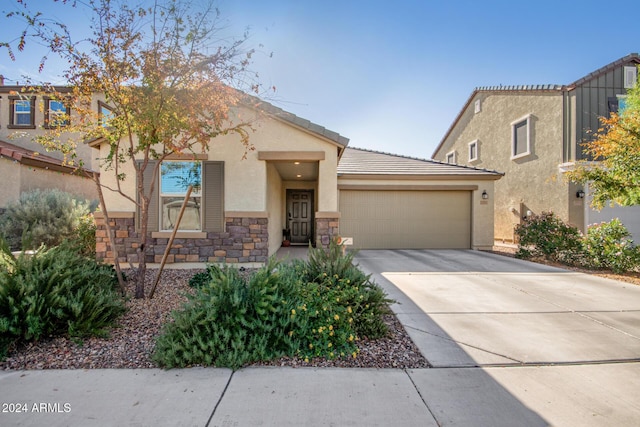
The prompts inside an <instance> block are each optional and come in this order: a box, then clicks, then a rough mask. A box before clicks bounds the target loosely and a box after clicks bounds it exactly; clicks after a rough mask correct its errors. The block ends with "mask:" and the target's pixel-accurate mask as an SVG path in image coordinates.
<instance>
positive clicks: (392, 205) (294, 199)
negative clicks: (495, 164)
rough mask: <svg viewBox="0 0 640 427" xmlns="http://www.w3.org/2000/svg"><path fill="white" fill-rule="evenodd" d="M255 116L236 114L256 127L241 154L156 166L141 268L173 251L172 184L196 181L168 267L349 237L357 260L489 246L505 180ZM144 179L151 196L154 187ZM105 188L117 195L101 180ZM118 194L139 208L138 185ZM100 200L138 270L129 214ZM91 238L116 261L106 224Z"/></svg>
mask: <svg viewBox="0 0 640 427" xmlns="http://www.w3.org/2000/svg"><path fill="white" fill-rule="evenodd" d="M253 104H255V103H251V106H247V105H243V106H241V107H237V108H238V109H239V114H242V115H243V117H245V118H246V117H249V116H252V115H253V127H254V128H255V132H252V133H251V135H250V142H251V144H252V145H253V147H254V148H255V149H254V150H252V151H249V152H247V153H245V150H244V147H243V146H242V144H241V143H240V142H239V139H238V138H239V137H238V136H236V135H226V136H221V137H217V138H215V139H213V140H212V141H211V144H210V147H209V148H210V149H209V151H208V152H206V153H202V154H185V155H181V156H174V157H171V158H169V159H167V160H166V161H165V162H164V163H163V165H161V173H160V175H161V176H160V177H159V179H158V181H159V182H157V184H158V185H157V186H156V187H155V188H156V189H157V190H156V191H155V193H154V194H155V195H154V198H153V201H152V206H151V207H150V219H149V225H150V227H151V228H150V247H149V248H148V249H149V250H148V254H149V255H148V258H147V261H148V262H159V261H160V260H161V258H162V255H163V253H164V251H165V249H166V246H167V244H168V239H169V237H170V234H171V230H172V229H173V227H174V223H173V221H174V220H175V216H176V213H177V210H178V209H179V207H180V205H181V203H182V200H183V198H184V193H185V188H184V187H182V188H178V187H179V186H177V184H176V183H177V182H184V180H185V179H187V178H189V177H194V176H195V177H196V178H197V179H196V181H198V180H199V181H200V182H201V185H200V186H199V187H200V188H199V189H198V191H196V193H195V198H194V197H193V193H192V201H191V203H190V204H189V206H188V207H187V211H186V212H185V217H184V219H183V223H181V226H180V227H179V231H178V232H177V235H176V239H175V241H174V244H173V246H172V248H171V252H170V255H169V258H168V260H167V262H169V263H172V262H175V263H178V262H227V263H254V262H256V263H261V262H265V261H266V260H267V258H268V257H270V256H271V255H273V254H275V252H276V251H277V250H278V249H279V248H280V247H281V245H282V242H283V238H284V237H285V236H286V238H287V239H288V240H289V241H290V242H291V244H293V245H296V244H299V245H308V244H309V243H312V244H314V245H316V246H327V245H328V244H329V243H330V241H331V239H334V238H336V237H337V236H338V235H341V236H345V237H352V238H353V241H354V247H356V248H379V247H385V248H415V247H420V248H429V247H431V248H436V247H443V248H444V247H446V248H453V247H455V248H464V249H472V248H473V249H481V248H487V247H491V245H492V244H493V200H492V198H493V183H494V181H495V180H497V179H499V178H500V177H501V174H499V173H496V172H492V171H486V170H481V169H477V168H472V167H462V166H454V165H447V164H442V163H440V162H434V161H429V160H420V159H410V158H405V157H401V156H394V155H391V154H385V153H376V152H371V151H366V150H357V149H351V148H348V147H347V145H348V142H349V141H348V139H347V138H345V137H343V136H341V135H339V134H338V133H336V132H333V131H330V130H328V129H326V128H324V127H322V126H320V125H317V124H314V123H312V122H310V121H309V120H305V119H303V118H300V117H298V116H296V115H294V114H291V113H288V112H286V111H284V110H282V109H280V108H278V107H275V106H273V105H271V104H269V103H266V102H262V103H261V104H260V105H259V106H258V107H255V106H253ZM92 147H93V148H94V149H95V150H96V151H97V155H96V157H104V156H105V154H106V152H105V150H107V149H108V146H107V145H106V144H103V143H101V142H100V141H95V142H94V143H92ZM245 154H246V158H245V159H244V160H243V155H245ZM150 169H151V168H148V169H147V170H150ZM123 172H125V173H127V174H128V176H132V177H134V176H135V175H134V174H133V173H131V172H132V171H127V170H123ZM145 178H149V179H145V182H146V185H149V182H150V180H151V176H149V177H145ZM101 180H102V182H103V183H104V184H106V185H114V184H115V181H114V180H115V178H114V176H113V174H112V173H109V172H106V171H105V172H103V173H102V175H101ZM123 185H124V187H125V190H126V191H129V192H130V194H131V195H132V197H135V192H134V189H135V185H136V183H135V179H134V178H133V179H128V180H125V181H124V183H123ZM483 195H484V196H483ZM105 197H106V199H107V200H106V203H107V206H108V208H109V216H110V219H111V221H112V225H113V227H114V229H115V235H116V245H117V247H118V254H119V257H120V258H119V259H120V260H121V261H129V262H132V263H135V262H137V261H138V259H137V254H136V245H137V243H136V239H137V237H138V234H137V233H138V227H137V221H138V219H137V217H138V213H137V209H136V206H135V204H134V203H132V202H130V201H127V200H126V199H125V198H123V197H121V196H119V195H116V194H114V193H110V192H105ZM449 203H454V204H453V205H451V207H449ZM452 212H455V214H452ZM372 213H377V215H373V216H372V215H371V214H372ZM429 225H431V226H430V227H429ZM98 226H99V228H98V231H97V236H96V238H97V245H96V251H97V256H98V258H101V259H105V260H106V261H113V253H112V251H110V250H109V248H108V240H107V237H106V230H105V227H104V221H103V219H100V218H99V220H98ZM447 230H448V231H447ZM420 236H421V237H420Z"/></svg>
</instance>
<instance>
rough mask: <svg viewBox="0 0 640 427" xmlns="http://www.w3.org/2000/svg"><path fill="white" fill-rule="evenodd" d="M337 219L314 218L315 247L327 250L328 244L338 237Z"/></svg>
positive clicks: (338, 224) (338, 220)
mask: <svg viewBox="0 0 640 427" xmlns="http://www.w3.org/2000/svg"><path fill="white" fill-rule="evenodd" d="M339 227H340V219H339V218H316V247H317V248H325V249H326V248H328V247H329V242H331V240H332V239H333V238H334V237H337V236H338V235H339Z"/></svg>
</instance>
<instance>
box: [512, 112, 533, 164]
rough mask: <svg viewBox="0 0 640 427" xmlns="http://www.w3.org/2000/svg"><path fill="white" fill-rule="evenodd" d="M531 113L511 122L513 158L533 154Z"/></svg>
mask: <svg viewBox="0 0 640 427" xmlns="http://www.w3.org/2000/svg"><path fill="white" fill-rule="evenodd" d="M530 128H531V114H529V115H528V116H525V117H523V118H521V119H518V120H516V121H515V122H513V123H511V159H518V158H520V157H524V156H528V155H529V154H531V139H530V132H531V129H530Z"/></svg>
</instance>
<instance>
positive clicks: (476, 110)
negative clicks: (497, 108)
mask: <svg viewBox="0 0 640 427" xmlns="http://www.w3.org/2000/svg"><path fill="white" fill-rule="evenodd" d="M481 110H482V105H481V103H480V100H479V99H476V102H475V103H474V107H473V112H474V113H475V114H478V113H479V112H480V111H481Z"/></svg>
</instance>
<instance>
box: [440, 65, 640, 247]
mask: <svg viewBox="0 0 640 427" xmlns="http://www.w3.org/2000/svg"><path fill="white" fill-rule="evenodd" d="M638 64H640V57H639V56H638V54H637V53H632V54H629V55H627V56H625V57H624V58H621V59H619V60H617V61H615V62H612V63H610V64H608V65H606V66H604V67H602V68H600V69H598V70H596V71H594V72H592V73H590V74H588V75H587V76H584V77H582V78H580V79H578V80H576V81H575V82H574V83H571V84H568V85H550V84H549V85H528V86H492V87H479V88H476V89H475V90H474V91H473V93H472V94H471V96H470V97H469V99H468V100H467V102H466V103H465V104H464V106H463V108H462V110H461V111H460V113H459V114H458V116H457V117H456V118H455V120H454V122H453V124H452V125H451V126H450V128H449V129H448V130H447V132H446V134H445V135H444V137H443V138H442V140H441V142H440V144H439V145H438V147H437V148H436V150H435V152H434V153H433V155H432V157H433V158H434V159H436V160H441V161H444V162H447V163H452V164H459V165H469V166H475V167H480V168H486V169H493V170H498V171H500V172H503V173H504V174H505V175H504V177H503V178H502V179H501V180H500V181H497V182H496V184H495V192H496V194H495V211H494V212H495V213H494V214H495V222H494V224H495V239H496V240H497V241H504V242H512V241H513V240H514V227H515V226H516V225H517V224H519V223H521V222H522V221H523V219H524V218H525V217H526V216H528V215H531V214H539V213H541V212H543V211H552V212H554V213H556V214H557V215H559V217H560V218H562V219H563V220H564V221H566V222H568V223H571V224H573V225H575V226H576V227H578V228H579V229H580V230H582V231H583V232H584V231H585V230H586V228H587V227H588V225H589V224H593V223H597V222H601V221H608V220H610V219H612V218H614V217H618V218H620V219H621V221H622V222H623V223H624V224H625V225H626V227H627V228H628V229H629V231H631V232H632V234H633V235H634V237H635V240H636V241H640V207H625V208H622V207H619V206H616V207H606V208H604V209H603V210H602V211H596V210H594V209H593V208H592V207H591V206H590V202H589V191H588V186H587V187H585V188H583V186H581V185H576V184H574V183H571V182H568V181H567V180H566V179H565V178H564V176H563V174H564V172H565V171H566V170H568V169H570V168H571V167H572V165H573V164H574V163H575V161H577V160H583V159H586V155H585V154H584V146H583V144H584V143H585V142H586V141H589V140H590V138H593V132H594V131H597V129H598V128H599V125H600V122H599V118H600V117H603V116H604V117H606V116H608V115H609V114H610V113H611V112H612V111H617V110H618V108H619V106H620V105H622V104H623V102H624V97H625V95H626V93H627V89H628V88H631V87H633V86H634V85H635V83H636V80H637V74H638V68H637V67H638Z"/></svg>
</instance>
